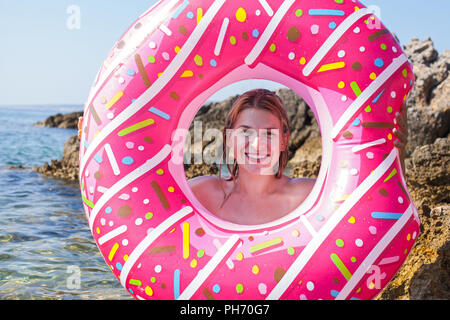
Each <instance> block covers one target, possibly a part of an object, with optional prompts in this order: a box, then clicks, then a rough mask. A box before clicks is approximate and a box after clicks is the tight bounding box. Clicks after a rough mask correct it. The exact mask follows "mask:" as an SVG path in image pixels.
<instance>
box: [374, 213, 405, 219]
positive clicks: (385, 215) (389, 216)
mask: <svg viewBox="0 0 450 320" xmlns="http://www.w3.org/2000/svg"><path fill="white" fill-rule="evenodd" d="M370 215H371V216H372V218H374V219H391V220H397V219H400V217H401V216H402V213H396V212H372V213H371V214H370Z"/></svg>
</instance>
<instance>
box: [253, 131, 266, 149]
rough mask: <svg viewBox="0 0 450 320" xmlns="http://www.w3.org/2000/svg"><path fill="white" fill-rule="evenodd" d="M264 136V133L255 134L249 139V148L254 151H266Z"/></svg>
mask: <svg viewBox="0 0 450 320" xmlns="http://www.w3.org/2000/svg"><path fill="white" fill-rule="evenodd" d="M266 138H267V137H266V135H265V134H264V133H257V134H254V135H252V136H251V137H250V147H251V149H252V150H254V151H259V150H260V149H263V150H261V151H263V152H265V151H266V149H267V141H266Z"/></svg>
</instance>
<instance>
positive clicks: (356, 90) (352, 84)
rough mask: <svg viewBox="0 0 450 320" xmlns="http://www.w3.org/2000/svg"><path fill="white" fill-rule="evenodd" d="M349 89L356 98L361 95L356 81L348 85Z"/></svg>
mask: <svg viewBox="0 0 450 320" xmlns="http://www.w3.org/2000/svg"><path fill="white" fill-rule="evenodd" d="M350 87H351V88H352V89H353V92H354V93H355V95H356V96H357V97H359V95H360V94H361V89H360V88H359V86H358V84H357V83H356V81H352V82H351V83H350Z"/></svg>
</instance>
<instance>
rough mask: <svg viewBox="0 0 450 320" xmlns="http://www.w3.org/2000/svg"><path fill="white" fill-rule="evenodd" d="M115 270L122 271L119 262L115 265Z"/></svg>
mask: <svg viewBox="0 0 450 320" xmlns="http://www.w3.org/2000/svg"><path fill="white" fill-rule="evenodd" d="M116 268H117V270H119V271H121V270H122V265H121V264H120V262H117V263H116Z"/></svg>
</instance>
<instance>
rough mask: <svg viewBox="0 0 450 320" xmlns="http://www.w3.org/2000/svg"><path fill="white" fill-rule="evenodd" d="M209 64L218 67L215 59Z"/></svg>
mask: <svg viewBox="0 0 450 320" xmlns="http://www.w3.org/2000/svg"><path fill="white" fill-rule="evenodd" d="M209 64H210V65H211V66H212V67H217V61H216V60H214V59H211V61H210V62H209Z"/></svg>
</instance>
